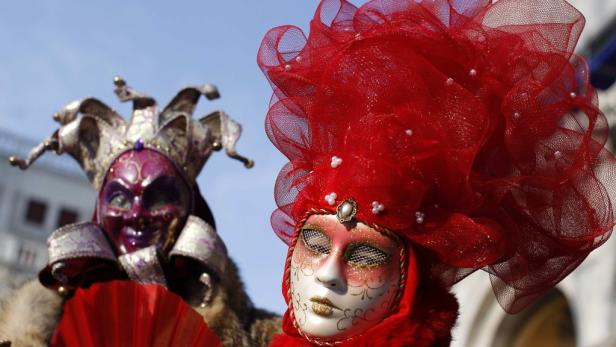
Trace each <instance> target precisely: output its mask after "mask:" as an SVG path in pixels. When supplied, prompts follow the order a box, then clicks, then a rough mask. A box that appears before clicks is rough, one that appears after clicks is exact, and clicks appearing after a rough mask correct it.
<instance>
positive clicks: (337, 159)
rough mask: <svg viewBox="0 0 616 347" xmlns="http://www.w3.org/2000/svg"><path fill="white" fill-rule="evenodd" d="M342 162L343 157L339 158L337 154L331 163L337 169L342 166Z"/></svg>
mask: <svg viewBox="0 0 616 347" xmlns="http://www.w3.org/2000/svg"><path fill="white" fill-rule="evenodd" d="M340 164H342V158H338V157H336V156H333V157H332V160H331V163H330V165H331V167H332V168H334V169H335V168H337V167H338V166H340Z"/></svg>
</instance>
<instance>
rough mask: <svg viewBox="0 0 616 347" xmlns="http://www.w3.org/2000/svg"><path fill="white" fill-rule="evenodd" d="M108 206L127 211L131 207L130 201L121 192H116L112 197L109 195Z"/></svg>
mask: <svg viewBox="0 0 616 347" xmlns="http://www.w3.org/2000/svg"><path fill="white" fill-rule="evenodd" d="M109 205H111V206H112V207H115V208H118V209H123V210H128V209H130V207H131V203H130V200H129V199H128V196H126V194H124V193H122V192H116V193H114V194H113V195H111V199H110V200H109Z"/></svg>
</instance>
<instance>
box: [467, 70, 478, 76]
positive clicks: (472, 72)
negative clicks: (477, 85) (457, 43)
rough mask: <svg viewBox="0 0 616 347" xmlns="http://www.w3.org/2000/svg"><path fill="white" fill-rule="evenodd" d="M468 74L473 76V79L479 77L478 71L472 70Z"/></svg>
mask: <svg viewBox="0 0 616 347" xmlns="http://www.w3.org/2000/svg"><path fill="white" fill-rule="evenodd" d="M468 74H469V75H471V77H475V76H477V70H475V69H471V71H469V73H468Z"/></svg>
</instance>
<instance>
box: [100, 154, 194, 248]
mask: <svg viewBox="0 0 616 347" xmlns="http://www.w3.org/2000/svg"><path fill="white" fill-rule="evenodd" d="M191 205H192V194H191V189H190V187H189V186H188V184H187V183H186V182H185V180H184V179H183V178H182V176H181V175H180V174H179V173H178V171H177V169H176V168H175V166H174V165H173V163H172V162H171V161H170V160H169V159H168V158H167V157H166V156H164V155H163V154H161V153H158V152H156V151H154V150H150V149H142V150H132V151H128V152H126V153H123V154H122V155H120V156H119V157H118V158H117V159H116V160H115V161H114V163H113V164H112V165H111V167H110V168H109V171H108V172H107V176H106V177H105V181H104V184H103V186H102V187H101V190H100V192H99V195H98V199H97V211H96V212H97V213H96V221H97V222H98V223H99V224H100V225H102V228H103V230H104V231H105V233H106V234H107V237H109V239H110V240H111V242H112V243H113V244H114V246H115V248H116V250H117V252H118V253H119V254H126V253H131V252H134V251H136V250H138V249H141V248H145V247H149V246H152V245H156V246H157V247H158V248H159V249H160V250H162V251H163V253H167V252H168V251H169V250H170V247H171V246H173V243H174V242H175V238H176V237H177V235H178V233H179V231H180V228H181V227H182V226H183V225H184V223H185V222H186V219H187V217H188V214H189V211H190V209H191Z"/></svg>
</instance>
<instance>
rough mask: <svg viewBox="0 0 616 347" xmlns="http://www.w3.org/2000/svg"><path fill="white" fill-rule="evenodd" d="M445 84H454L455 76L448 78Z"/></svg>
mask: <svg viewBox="0 0 616 347" xmlns="http://www.w3.org/2000/svg"><path fill="white" fill-rule="evenodd" d="M445 84H446V85H448V86H452V85H453V78H451V77H449V78H448V79H447V81H445Z"/></svg>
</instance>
